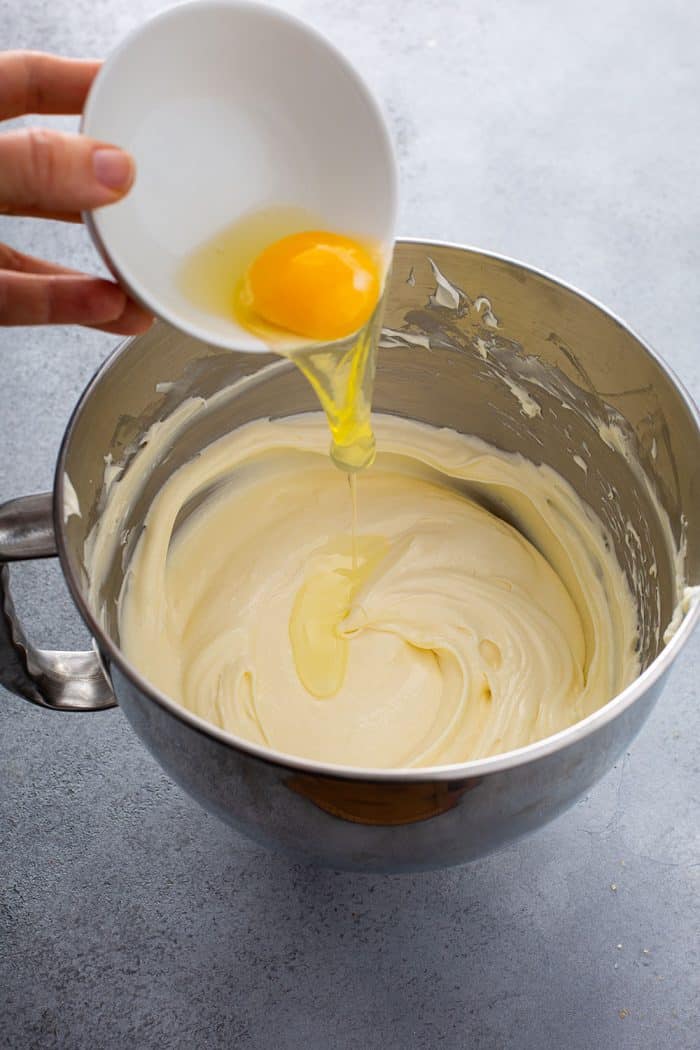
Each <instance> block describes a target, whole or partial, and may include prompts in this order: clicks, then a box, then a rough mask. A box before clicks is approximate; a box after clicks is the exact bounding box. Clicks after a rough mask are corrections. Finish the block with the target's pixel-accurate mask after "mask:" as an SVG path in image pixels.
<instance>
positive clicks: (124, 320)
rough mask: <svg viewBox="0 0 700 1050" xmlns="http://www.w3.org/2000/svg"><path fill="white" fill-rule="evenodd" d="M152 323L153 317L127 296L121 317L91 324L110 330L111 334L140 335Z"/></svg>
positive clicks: (103, 329) (94, 326)
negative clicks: (103, 322)
mask: <svg viewBox="0 0 700 1050" xmlns="http://www.w3.org/2000/svg"><path fill="white" fill-rule="evenodd" d="M152 324H153V317H152V315H151V314H149V313H147V312H146V310H144V309H143V307H141V306H139V305H138V303H135V302H134V300H133V299H129V298H128V297H127V300H126V306H125V307H124V312H123V313H122V315H121V317H120V318H118V320H116V321H112V322H111V323H108V324H99V325H92V327H93V328H99V329H101V331H103V332H111V333H112V335H140V334H141V333H142V332H147V331H148V329H149V328H150V327H151V325H152Z"/></svg>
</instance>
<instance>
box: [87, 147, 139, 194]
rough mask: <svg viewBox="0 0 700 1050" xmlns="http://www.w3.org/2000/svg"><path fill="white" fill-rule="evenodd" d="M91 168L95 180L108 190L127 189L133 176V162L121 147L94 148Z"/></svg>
mask: <svg viewBox="0 0 700 1050" xmlns="http://www.w3.org/2000/svg"><path fill="white" fill-rule="evenodd" d="M92 168H93V171H94V172H95V178H96V179H97V181H98V182H101V183H102V185H103V186H107V187H108V188H109V189H110V190H127V189H128V188H129V186H130V185H131V181H132V179H133V177H134V162H133V160H132V159H131V157H130V156H129V154H128V153H124V151H123V150H121V149H96V150H95V152H94V153H93V155H92Z"/></svg>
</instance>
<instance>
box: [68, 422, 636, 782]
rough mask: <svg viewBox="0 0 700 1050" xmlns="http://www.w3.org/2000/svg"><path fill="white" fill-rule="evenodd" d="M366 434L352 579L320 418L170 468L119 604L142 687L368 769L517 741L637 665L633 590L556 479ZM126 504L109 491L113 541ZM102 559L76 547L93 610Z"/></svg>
mask: <svg viewBox="0 0 700 1050" xmlns="http://www.w3.org/2000/svg"><path fill="white" fill-rule="evenodd" d="M375 430H376V434H377V439H378V447H379V449H380V452H379V455H378V457H377V462H376V464H375V466H374V467H373V469H372V470H371V471H369V472H367V473H366V474H364V475H363V477H362V499H361V504H360V520H359V531H358V538H357V551H356V555H357V560H356V565H355V568H354V569H353V558H352V549H351V547H352V545H351V537H350V515H349V506H350V501H349V499H348V494H347V478H346V476H344V475H343V474H342V473H341V472H340V471H338V470H337V469H336V468H335V467H334V466H333V465H332V464H331V462H330V460H329V458H328V455H327V441H328V437H327V435H328V431H327V425H326V422H325V419H324V418H323V417H322V416H321V415H320V414H319V415H318V416H297V417H294V418H290V419H289V420H283V421H277V422H271V421H269V420H259V421H256V422H254V423H250V424H248V425H246V426H244V427H242V428H240V429H238V430H236V431H234V432H233V433H231V434H230V435H228V436H226V437H224V438H222V439H220V440H219V441H217V442H215V443H214V444H212V445H211V446H209V447H208V448H207V449H205V450H204V451H203V452H202V453H201V454H200V455H199V456H198V457H197V458H196V459H194V460H192V461H190V462H189V463H187V464H186V465H185V466H183V467H181V468H180V469H179V470H178V471H176V472H175V473H174V474H173V475H172V476H171V477H170V479H169V480H168V481H167V483H166V484H165V485H164V486H163V488H162V489H161V491H160V493H159V494H158V496H157V497H156V499H155V500H154V501H153V503H152V505H151V507H150V510H149V513H148V516H147V519H146V528H145V530H144V531H143V534H142V536H141V538H140V540H139V542H138V545H137V547H136V549H135V552H134V553H133V555H132V557H131V561H130V564H129V566H128V570H127V573H126V576H125V580H124V585H123V588H122V593H121V597H120V607H119V627H120V645H121V648H122V649H123V651H124V653H125V655H126V656H127V658H128V659H129V660H130V661H131V662H132V663H133V664H134V666H135V667H136V668H137V669H138V670H139V671H140V672H141V673H142V674H143V675H144V677H146V678H147V679H148V680H149V681H150V682H152V683H153V684H154V685H155V686H157V687H158V688H159V689H160V690H162V691H163V692H164V693H166V694H168V695H169V696H170V697H172V698H173V699H174V700H176V701H177V702H179V703H180V704H182V706H183V707H185V708H187V709H188V710H190V711H192V712H193V713H195V714H197V715H200V716H201V717H202V718H204V719H206V720H207V721H209V722H211V723H213V724H214V725H216V726H219V727H220V728H222V729H225V730H227V731H229V732H231V733H234V734H236V735H238V736H240V737H243V738H245V739H247V740H250V741H253V742H255V743H258V744H263V745H266V746H269V747H271V748H274V749H275V750H277V751H281V752H286V753H288V754H293V755H296V756H300V757H304V758H309V759H314V760H319V761H322V762H327V763H338V764H343V765H355V766H360V767H365V768H367V767H373V768H392V767H420V766H434V765H441V764H446V763H455V762H462V761H466V760H468V759H473V758H479V757H485V756H488V755H493V754H498V753H501V752H505V751H509V750H511V749H514V748H517V747H521V746H524V745H526V744H528V743H531V742H533V741H536V740H538V739H540V738H543V737H546V736H549V735H550V734H552V733H555V732H557V731H559V730H562V729H565V728H566V727H568V726H570V725H572V724H573V723H575V722H577V721H579V720H580V719H582V718H584V717H586V716H587V715H589V714H591V713H592V712H593V711H595V710H597V709H598V708H599V707H601V706H602V705H603V704H605V703H606V702H607V701H608V700H609V699H611V697H612V696H614V695H615V694H616V693H618V692H619V691H620V690H621V689H622V688H624V686H626V685H627V684H628V683H629V682H631V681H632V680H633V679H634V678H635V677H636V675H637V674H638V672H639V662H638V657H637V655H636V653H635V642H636V638H637V622H636V614H635V607H634V603H633V600H632V597H631V594H630V591H629V588H628V585H627V582H626V580H625V577H624V574H623V573H622V571H621V569H620V567H619V566H618V564H617V562H616V561H615V559H614V557H613V555H612V554H611V553H610V550H609V549H608V548H606V537H605V534H604V530H603V528H602V526H601V524H600V522H599V521H598V519H597V518H595V516H594V515H593V514H592V512H591V511H590V510H589V509H588V508H586V507H585V506H584V504H583V503H582V502H581V501H580V499H579V498H578V497H577V496H576V494H575V493H574V491H573V489H572V488H571V487H570V486H569V485H568V483H566V482H565V481H564V480H563V479H562V478H561V477H560V476H559V475H557V474H556V473H554V472H553V471H552V470H551V469H549V468H547V467H544V466H535V465H534V464H533V463H531V462H529V461H527V460H525V459H523V458H521V457H519V456H513V455H510V454H507V453H504V452H501V451H499V450H497V449H496V448H493V447H490V446H487V445H485V444H484V443H483V442H481V441H479V440H476V439H472V438H467V437H465V436H462V435H459V434H457V433H455V432H453V431H447V430H438V429H435V428H433V427H429V426H426V425H423V424H419V423H415V422H409V421H407V420H404V419H399V418H394V417H389V416H381V415H379V416H377V417H376V420H375ZM163 433H164V434H165V431H164V432H163ZM158 440H159V435H158V433H157V432H153V433H152V435H151V437H150V440H149V446H148V449H147V450H144V454H147V455H148V456H149V457H150V458H152V457H154V456H155V455H157V442H158ZM154 443H155V445H154ZM140 454H141V453H139V454H137V456H136V457H135V460H134V461H133V462H132V463H131V464H130V466H129V471H128V473H130V472H131V471H134V470H135V469H136V470H138V466H139V465H138V462H137V460H138V455H140ZM198 493H209V495H207V497H206V498H205V499H204V500H203V502H201V503H200V504H199V506H198V507H197V509H196V510H195V511H194V512H193V513H191V514H190V515H189V517H186V518H185V520H184V521H183V522H182V523H181V524H178V527H177V530H176V531H174V528H175V524H176V521H177V520H178V515H179V514H180V512H181V510H182V508H183V506H186V505H187V504H188V503H189V501H190V500H192V499H193V497H196V496H197V494H198ZM129 499H130V490H129V486H128V484H127V485H125V486H123V485H122V483H121V482H116V483H115V484H114V485H113V486H112V490H111V491H110V494H109V500H108V507H107V509H106V514H105V519H106V520H108V521H109V522H110V523H111V524H110V529H111V532H112V535H114V534H115V531H114V528H113V526H114V524H115V523H117V522H118V521H119V520H120V519H121V518H122V517H123V512H124V511H125V510H126V509H127V505H128V502H129ZM195 503H196V500H195ZM109 549H110V545H109V544H108V543H106V544H102V543H100V542H99V538H98V541H97V542H94V540H93V543H92V544H91V549H90V551H89V555H90V557H89V559H88V560H89V565H90V579H91V596H92V600H93V602H94V604H95V606H96V605H97V595H98V593H99V587H100V581H101V580H102V579H103V577H104V572H105V569H106V562H107V559H108V553H109Z"/></svg>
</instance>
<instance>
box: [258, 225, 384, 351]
mask: <svg viewBox="0 0 700 1050" xmlns="http://www.w3.org/2000/svg"><path fill="white" fill-rule="evenodd" d="M246 290H247V298H248V300H249V305H250V308H251V309H252V310H253V311H254V312H255V313H256V314H258V315H259V316H260V317H262V318H263V320H265V321H267V322H268V323H269V324H273V325H275V326H277V327H278V328H283V329H285V330H286V331H288V332H294V334H295V335H301V336H305V337H306V338H308V339H322V340H326V341H328V342H331V341H333V340H335V339H343V338H344V337H345V336H349V335H352V334H353V333H354V332H357V331H358V329H360V328H362V327H363V325H365V324H366V323H367V321H369V319H370V317H371V316H372V311H373V310H374V308H375V306H376V305H377V301H378V299H379V293H380V291H381V289H380V280H379V271H378V268H377V263H376V262H375V260H374V259H373V258H372V256H371V255H370V253H369V252H368V251H367V249H366V248H363V247H362V245H361V244H358V243H357V241H353V240H351V239H350V238H349V237H343V236H342V235H341V234H337V233H326V232H322V231H316V230H311V231H308V232H305V233H294V234H292V235H291V236H289V237H283V238H282V240H280V241H276V242H275V243H274V244H271V245H270V246H269V247H268V248H266V249H265V250H264V251H263V252H262V253H261V254H260V255H259V256H258V257H257V259H255V261H254V262H253V264H252V265H251V267H250V269H249V270H248V274H247V280H246Z"/></svg>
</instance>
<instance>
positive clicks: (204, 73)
mask: <svg viewBox="0 0 700 1050" xmlns="http://www.w3.org/2000/svg"><path fill="white" fill-rule="evenodd" d="M82 129H83V131H84V132H85V134H87V135H90V136H92V137H95V138H98V139H101V140H104V141H108V142H113V143H115V144H116V145H119V146H122V147H123V148H125V149H127V150H129V151H130V152H131V153H132V154H133V155H134V158H135V161H136V169H137V174H136V181H135V184H134V186H133V188H132V190H131V191H130V193H129V194H128V195H127V196H126V197H125V199H124V200H123V201H121V202H120V203H118V204H116V205H112V206H110V207H109V208H103V209H98V210H97V211H94V212H91V213H88V214H86V216H85V220H86V223H87V225H88V228H89V230H90V232H91V234H92V236H93V238H94V240H95V242H96V244H97V246H98V248H99V250H100V252H101V254H102V256H103V258H104V259H105V261H106V262H107V264H108V266H109V267H110V269H111V270H112V272H113V273H114V274H115V276H116V277H117V279H118V280H119V281H120V282H121V283H122V284H123V285H124V286H125V287H126V288H127V289H128V290H129V291H130V292H131V294H132V295H133V296H134V297H135V298H136V299H138V300H139V301H140V302H142V303H143V304H144V305H145V306H146V307H147V308H148V309H150V310H151V311H153V312H154V313H155V314H158V315H159V316H161V317H163V318H165V319H166V320H168V321H170V322H171V323H172V324H174V325H176V326H177V327H178V328H181V329H183V330H184V331H186V332H188V333H190V334H191V335H194V336H197V337H198V338H200V339H204V340H206V341H208V342H211V343H216V344H218V345H220V346H225V347H229V348H232V349H241V350H266V349H267V346H266V344H264V343H263V342H261V340H260V339H258V338H257V337H255V336H254V335H252V334H251V333H249V332H247V331H245V330H244V329H242V328H241V327H240V326H239V325H237V324H236V322H235V320H234V319H233V317H231V318H230V319H228V318H226V317H223V316H216V315H215V314H213V313H210V312H208V311H206V310H204V309H201V308H199V307H197V306H196V305H194V304H193V302H192V301H190V299H189V298H188V296H187V295H186V293H185V292H184V291H183V290H182V289H181V287H180V281H179V279H178V278H179V274H180V272H181V268H182V266H183V264H184V262H185V260H186V259H187V258H188V256H190V255H191V254H192V252H193V251H194V250H195V249H196V248H197V247H198V246H199V245H201V244H202V243H204V242H206V241H207V240H209V239H210V238H212V237H213V236H214V235H215V234H217V232H219V231H221V230H223V229H225V228H226V227H227V226H230V225H231V224H232V223H233V222H235V221H236V220H237V219H238V218H240V217H241V216H244V215H246V214H247V213H251V212H254V211H256V210H259V209H264V208H267V207H270V206H291V207H294V208H299V209H303V210H305V211H308V212H311V213H313V214H314V215H315V216H317V217H318V219H319V221H321V222H322V223H323V226H324V227H325V228H326V229H330V230H337V231H339V232H346V233H348V234H350V235H354V236H357V237H360V238H366V239H368V240H372V241H374V242H375V243H378V244H379V245H380V246H381V249H382V255H383V259H384V265H385V272H386V270H388V266H389V264H390V260H391V253H392V249H393V241H394V225H395V219H396V201H397V190H396V182H397V180H396V165H395V160H394V152H393V148H392V144H391V139H390V136H389V133H388V130H387V127H386V124H385V122H384V119H383V117H382V114H381V111H380V109H379V107H378V105H377V103H376V101H375V99H374V97H373V96H372V94H371V93H370V91H369V90H368V88H367V87H366V85H365V84H364V82H363V81H362V80H361V79H360V77H359V76H358V74H357V73H356V72H355V70H354V69H353V68H352V67H351V66H350V65H349V63H348V62H347V60H346V59H345V58H344V57H343V56H342V55H341V54H340V52H338V51H337V50H336V48H335V47H333V46H332V45H331V44H330V43H329V42H328V41H327V40H325V39H324V38H323V37H322V36H320V35H319V34H318V33H317V32H316V31H315V30H313V29H311V28H310V27H309V26H307V25H305V24H304V23H303V22H300V21H298V20H297V19H296V18H292V17H290V16H289V15H287V14H285V13H284V12H282V11H279V10H276V9H273V8H269V7H266V6H263V5H261V4H257V3H247V2H241V0H196V2H190V3H184V4H181V5H179V6H177V7H173V8H170V9H169V10H167V11H165V12H163V13H162V14H160V15H158V16H156V17H155V18H153V19H151V20H150V21H148V22H146V23H145V24H144V25H142V26H141V27H139V28H138V29H137V30H135V31H134V32H133V33H131V35H130V36H128V37H127V38H126V39H125V40H124V41H123V42H122V44H121V45H120V46H119V47H118V48H117V49H116V50H115V51H114V52H113V53H112V54H111V55H110V57H109V58H108V59H107V61H106V62H105V63H104V65H103V67H102V69H101V71H100V73H99V74H98V76H97V77H96V79H95V81H94V84H93V86H92V89H91V91H90V94H89V97H88V100H87V104H86V107H85V112H84V116H83V125H82Z"/></svg>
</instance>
